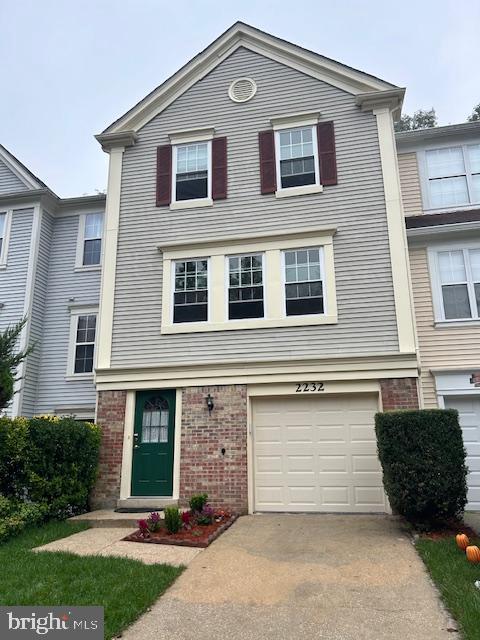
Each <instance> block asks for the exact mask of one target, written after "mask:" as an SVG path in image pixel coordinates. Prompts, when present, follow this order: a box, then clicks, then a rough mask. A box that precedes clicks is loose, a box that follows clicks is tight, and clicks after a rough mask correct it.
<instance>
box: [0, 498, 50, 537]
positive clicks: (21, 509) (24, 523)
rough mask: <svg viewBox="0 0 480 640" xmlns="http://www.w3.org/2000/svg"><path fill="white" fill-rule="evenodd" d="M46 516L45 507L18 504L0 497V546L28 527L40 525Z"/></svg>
mask: <svg viewBox="0 0 480 640" xmlns="http://www.w3.org/2000/svg"><path fill="white" fill-rule="evenodd" d="M46 515H47V509H46V507H45V505H40V504H35V503H33V502H18V501H15V500H9V499H8V498H5V496H1V495H0V544H1V543H2V542H6V541H7V540H8V539H9V538H12V537H14V536H16V535H18V534H19V533H21V532H22V531H23V530H24V529H26V528H28V527H29V526H35V525H38V524H40V523H41V522H43V521H44V520H45V518H46Z"/></svg>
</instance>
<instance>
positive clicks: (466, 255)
mask: <svg viewBox="0 0 480 640" xmlns="http://www.w3.org/2000/svg"><path fill="white" fill-rule="evenodd" d="M463 259H464V261H465V271H466V273H467V291H468V299H469V302H470V316H471V317H472V318H478V309H477V300H476V296H475V286H474V284H473V273H472V267H471V264H470V252H469V250H468V249H463Z"/></svg>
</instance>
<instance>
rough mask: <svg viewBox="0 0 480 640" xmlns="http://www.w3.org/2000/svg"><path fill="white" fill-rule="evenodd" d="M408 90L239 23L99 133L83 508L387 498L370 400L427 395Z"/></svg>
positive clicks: (370, 503)
mask: <svg viewBox="0 0 480 640" xmlns="http://www.w3.org/2000/svg"><path fill="white" fill-rule="evenodd" d="M403 94H404V90H403V89H401V88H399V87H396V86H394V85H392V84H390V83H388V82H385V81H383V80H380V79H378V78H375V77H373V76H371V75H369V74H367V73H363V72H361V71H357V70H355V69H352V68H350V67H347V66H345V65H342V64H339V63H337V62H335V61H333V60H330V59H328V58H325V57H323V56H321V55H317V54H315V53H312V52H311V51H307V50H305V49H302V48H301V47H298V46H295V45H293V44H290V43H288V42H285V41H283V40H280V39H278V38H275V37H273V36H270V35H268V34H266V33H264V32H262V31H259V30H257V29H254V28H252V27H249V26H247V25H244V24H242V23H237V24H235V25H234V26H233V27H231V28H230V29H229V30H228V31H226V32H225V33H224V34H223V35H222V36H220V37H219V38H218V39H217V40H215V41H214V42H213V43H212V44H211V45H210V46H209V47H207V49H205V50H204V51H203V52H202V53H200V54H199V55H197V56H196V57H195V58H193V59H192V60H191V61H190V62H189V63H188V64H186V65H185V66H184V67H183V68H182V69H180V70H179V71H178V72H177V73H176V74H175V75H173V76H172V77H171V78H170V79H168V80H167V81H166V82H164V83H163V84H162V85H160V87H158V88H157V89H155V90H154V91H153V92H152V93H150V94H149V95H148V96H147V97H146V98H145V99H144V100H142V101H140V102H139V103H138V104H137V105H136V106H135V107H133V108H132V109H131V110H130V111H129V112H128V113H126V114H125V115H124V116H122V117H121V118H119V119H118V120H117V121H116V122H115V123H113V124H112V125H111V126H110V127H108V128H107V129H106V130H105V131H104V132H103V133H102V134H100V135H99V136H97V138H98V140H99V142H100V143H101V144H102V147H103V149H104V150H105V151H107V152H108V153H109V154H110V170H109V182H108V197H107V204H106V224H105V242H104V245H105V249H104V251H105V260H104V268H103V276H102V291H101V303H100V304H101V312H100V326H99V337H98V353H97V368H96V384H97V390H98V403H97V420H98V422H99V423H100V424H101V425H102V427H103V448H102V454H101V455H102V457H101V464H100V476H99V480H98V484H97V488H96V491H95V495H94V502H95V504H97V505H102V506H112V505H115V504H117V501H118V504H120V505H121V506H138V505H143V506H148V507H158V506H161V505H164V504H166V503H169V502H176V501H180V502H181V503H184V502H185V501H186V500H187V499H188V497H189V496H190V495H191V494H192V493H195V492H203V491H205V492H207V493H208V494H209V497H210V499H211V501H212V502H213V503H214V504H222V505H225V506H228V507H230V508H232V509H235V510H236V511H240V512H245V511H247V510H250V511H253V510H260V511H343V512H345V511H346V512H349V511H351V512H375V511H376V512H383V511H386V510H387V509H388V506H387V503H386V498H385V493H384V490H383V485H382V473H381V469H380V465H379V462H378V458H377V451H376V439H375V432H374V414H375V412H376V411H378V410H381V409H395V408H413V407H417V406H418V395H417V376H418V368H417V365H418V363H417V356H416V343H415V333H414V320H413V308H412V296H411V291H410V282H409V272H408V259H407V243H406V234H405V227H404V220H403V209H402V202H401V194H400V184H399V175H398V167H397V160H396V150H395V138H394V133H393V122H392V115H393V116H394V117H398V115H399V112H400V108H401V104H402V99H403ZM63 302H64V304H66V301H65V299H64V301H63Z"/></svg>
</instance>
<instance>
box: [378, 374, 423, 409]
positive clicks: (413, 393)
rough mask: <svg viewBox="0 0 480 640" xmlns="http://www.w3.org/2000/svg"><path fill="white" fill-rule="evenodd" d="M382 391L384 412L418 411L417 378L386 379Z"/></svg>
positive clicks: (382, 382)
mask: <svg viewBox="0 0 480 640" xmlns="http://www.w3.org/2000/svg"><path fill="white" fill-rule="evenodd" d="M380 389H381V393H382V404H383V411H391V410H393V409H418V390H417V378H385V379H383V380H380Z"/></svg>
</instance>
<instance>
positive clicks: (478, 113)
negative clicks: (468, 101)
mask: <svg viewBox="0 0 480 640" xmlns="http://www.w3.org/2000/svg"><path fill="white" fill-rule="evenodd" d="M477 120H480V103H479V104H477V106H476V107H474V108H473V111H472V113H471V114H470V115H469V116H468V118H467V121H468V122H476V121H477Z"/></svg>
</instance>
